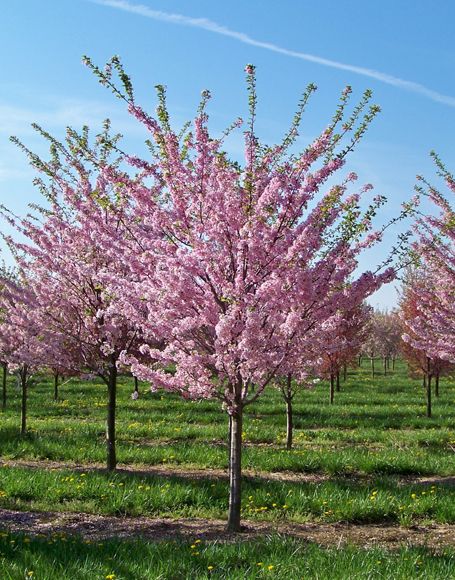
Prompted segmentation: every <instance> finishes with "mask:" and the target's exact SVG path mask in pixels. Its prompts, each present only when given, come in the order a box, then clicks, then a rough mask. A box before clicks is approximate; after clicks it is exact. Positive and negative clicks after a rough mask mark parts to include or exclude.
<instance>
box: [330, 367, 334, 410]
mask: <svg viewBox="0 0 455 580" xmlns="http://www.w3.org/2000/svg"><path fill="white" fill-rule="evenodd" d="M334 387H335V376H334V375H333V373H330V396H329V401H330V404H331V405H333V397H334V392H335V388H334Z"/></svg>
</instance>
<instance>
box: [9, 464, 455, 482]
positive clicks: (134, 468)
mask: <svg viewBox="0 0 455 580" xmlns="http://www.w3.org/2000/svg"><path fill="white" fill-rule="evenodd" d="M8 466H11V467H25V468H30V469H48V470H53V469H71V470H74V471H91V470H93V471H96V470H98V471H105V466H104V464H101V463H86V464H82V463H71V462H64V461H48V460H39V461H38V460H27V459H14V460H10V461H7V460H4V459H0V467H8ZM117 471H118V473H132V474H136V475H144V476H147V475H156V476H160V477H172V476H176V477H182V478H188V479H227V477H228V476H227V470H225V469H210V468H206V469H201V468H197V467H195V468H190V467H183V466H182V467H181V466H179V465H173V466H172V467H170V466H164V465H122V464H119V465H118V468H117ZM243 474H244V476H245V477H251V478H258V479H264V480H273V481H288V482H291V483H318V482H323V481H330V480H333V479H349V480H356V481H359V482H362V481H363V482H368V481H369V480H371V479H374V478H375V477H378V476H374V475H368V474H352V475H345V476H343V475H338V476H337V475H328V474H324V473H295V472H290V471H280V472H266V471H254V470H251V469H244V470H243ZM397 482H398V484H399V485H400V484H416V485H450V486H455V476H438V475H434V476H431V475H429V476H404V477H397Z"/></svg>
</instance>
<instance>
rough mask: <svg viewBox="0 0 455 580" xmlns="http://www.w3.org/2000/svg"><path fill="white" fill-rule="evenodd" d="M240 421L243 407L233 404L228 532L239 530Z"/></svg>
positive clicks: (240, 489) (240, 478)
mask: <svg viewBox="0 0 455 580" xmlns="http://www.w3.org/2000/svg"><path fill="white" fill-rule="evenodd" d="M242 422H243V407H242V403H241V402H237V403H236V404H235V407H234V409H233V410H232V412H231V416H230V425H231V437H230V439H231V441H230V448H229V513H228V523H227V530H228V532H240V530H241V528H240V510H241V492H242Z"/></svg>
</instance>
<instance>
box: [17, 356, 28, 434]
mask: <svg viewBox="0 0 455 580" xmlns="http://www.w3.org/2000/svg"><path fill="white" fill-rule="evenodd" d="M27 374H28V372H27V365H23V366H22V367H21V370H20V372H19V376H20V379H21V389H22V401H21V435H25V433H26V431H27Z"/></svg>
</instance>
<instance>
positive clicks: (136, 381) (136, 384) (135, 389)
mask: <svg viewBox="0 0 455 580" xmlns="http://www.w3.org/2000/svg"><path fill="white" fill-rule="evenodd" d="M134 392H135V393H139V381H138V378H137V377H134Z"/></svg>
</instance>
